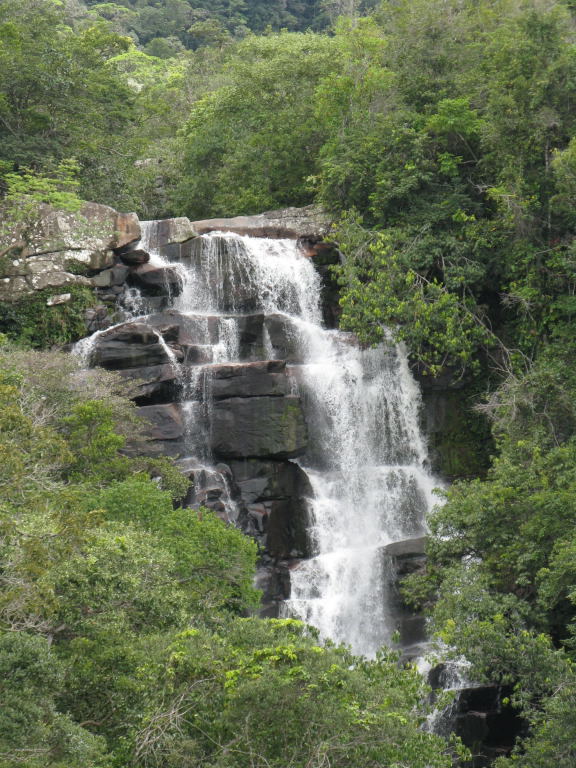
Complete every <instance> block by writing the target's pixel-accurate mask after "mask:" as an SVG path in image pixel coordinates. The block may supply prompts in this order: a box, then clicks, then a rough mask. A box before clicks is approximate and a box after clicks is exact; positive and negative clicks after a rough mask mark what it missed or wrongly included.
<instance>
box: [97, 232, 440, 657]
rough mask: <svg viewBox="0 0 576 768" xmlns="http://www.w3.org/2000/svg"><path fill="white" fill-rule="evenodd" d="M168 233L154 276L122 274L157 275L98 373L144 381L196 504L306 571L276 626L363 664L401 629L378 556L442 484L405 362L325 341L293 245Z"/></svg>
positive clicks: (387, 564)
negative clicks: (325, 642)
mask: <svg viewBox="0 0 576 768" xmlns="http://www.w3.org/2000/svg"><path fill="white" fill-rule="evenodd" d="M163 231H164V232H166V231H169V230H167V229H166V227H164V230H163V229H162V225H161V224H158V223H154V222H147V223H146V222H144V223H143V226H142V232H143V240H142V241H141V242H140V243H139V244H138V245H137V246H136V247H135V248H134V247H133V252H137V258H136V262H138V259H144V258H145V257H144V256H142V253H147V254H149V261H141V262H139V263H140V266H135V267H131V269H133V271H134V272H135V274H136V275H137V274H138V272H137V270H139V269H141V267H142V265H144V266H148V267H149V268H148V270H147V271H146V274H148V275H151V274H152V272H153V271H154V270H156V271H157V274H156V277H155V278H154V280H152V278H147V279H148V283H147V282H146V280H145V279H141V278H139V277H134V278H133V281H132V285H133V288H134V291H135V293H133V294H132V299H133V300H134V299H137V300H135V301H134V303H133V306H135V307H136V310H137V311H136V312H135V313H133V314H132V315H130V312H129V310H128V309H127V308H126V306H125V307H124V310H125V312H126V321H125V322H124V323H121V324H118V325H116V326H114V327H112V328H110V329H108V330H106V331H103V332H99V333H98V334H95V335H94V336H93V337H92V341H91V342H90V343H91V345H92V347H91V352H90V354H91V359H92V362H93V363H97V364H99V365H103V366H104V367H108V368H113V369H115V370H118V371H119V372H120V373H121V374H122V375H124V376H132V378H134V379H136V380H138V386H139V387H140V390H139V393H138V395H137V402H138V403H139V405H140V407H141V409H142V413H143V415H144V416H145V417H146V418H147V420H148V421H149V423H150V424H151V427H150V433H149V436H150V442H149V445H148V448H149V449H150V450H152V451H153V452H157V453H166V454H169V455H172V456H175V457H179V459H180V463H181V466H182V467H183V468H186V471H187V472H190V473H192V474H194V473H196V475H195V476H197V480H198V488H199V489H200V490H199V491H198V494H197V497H196V498H195V500H192V501H191V502H190V503H191V504H192V505H193V504H194V503H203V504H208V505H210V504H211V503H213V508H214V509H216V510H217V511H219V512H222V510H223V509H224V510H225V512H226V516H227V519H232V518H233V517H235V516H236V517H237V518H238V519H239V520H240V521H241V522H242V524H243V525H244V527H245V528H246V529H247V530H250V531H251V532H252V533H253V534H254V535H256V536H259V537H260V538H261V541H262V543H263V545H265V546H266V549H267V552H268V553H269V555H270V557H272V558H274V557H275V558H286V557H289V558H302V557H303V555H308V557H307V558H306V559H301V561H300V562H299V564H298V565H297V566H296V567H294V568H292V570H291V595H290V598H289V599H288V600H286V602H285V604H284V608H283V612H284V613H285V615H290V616H294V617H297V618H301V619H303V620H305V621H307V622H309V623H310V624H313V625H315V626H316V627H317V628H318V629H319V630H320V633H321V635H322V636H324V637H330V638H332V639H333V640H335V641H337V642H344V643H348V644H350V645H351V646H352V648H353V650H355V651H356V652H358V653H364V654H368V655H373V654H374V653H375V652H376V650H377V649H378V648H379V647H380V646H381V645H382V644H384V643H386V642H389V641H390V638H391V635H392V633H393V631H394V628H395V627H394V619H393V617H392V615H391V607H390V606H391V599H390V594H389V593H390V588H391V587H390V583H391V580H392V578H393V577H392V573H391V562H392V561H391V558H390V557H389V556H388V555H387V554H386V546H387V545H389V544H390V542H395V541H399V540H404V539H410V538H416V537H419V536H422V534H423V533H424V532H425V517H426V512H427V510H428V509H429V507H430V505H431V503H432V489H433V486H434V482H433V480H432V478H431V477H430V475H429V474H428V472H427V469H426V466H427V461H426V448H425V444H424V441H423V439H422V436H421V434H420V430H419V425H418V409H419V392H418V388H417V386H416V385H415V383H414V381H413V379H412V377H411V375H410V371H409V368H408V364H407V358H406V354H405V352H404V350H403V349H401V348H396V347H394V346H393V345H388V346H386V345H385V346H382V347H379V348H377V349H369V350H363V349H361V348H360V347H359V345H358V344H357V343H356V342H355V339H354V337H352V336H351V335H350V334H345V333H343V332H340V331H337V330H329V329H326V328H325V327H323V324H322V312H321V307H320V291H321V277H320V275H319V273H318V271H317V270H316V269H315V267H314V264H313V262H312V261H311V259H310V258H308V257H307V256H306V254H305V253H304V252H303V251H302V250H301V249H300V247H299V245H298V242H297V241H296V240H295V239H286V240H281V239H276V240H272V239H267V238H262V237H260V238H252V237H248V236H243V235H238V234H234V233H231V232H225V233H222V232H211V233H210V234H205V235H201V236H196V237H194V236H191V237H187V235H188V234H190V233H188V232H184V231H182V232H180V230H179V228H178V227H175V229H174V231H175V232H178V235H177V236H176V235H174V238H173V240H172V241H171V242H168V243H166V242H165V241H163V240H162V232H163ZM129 258H130V257H128V259H129ZM143 274H144V273H143ZM162 275H163V276H164V277H163V278H162V279H161V276H162ZM162 280H164V283H162ZM158 286H163V287H162V289H161V290H160V289H159V288H158ZM85 346H86V345H85ZM219 462H220V463H219ZM221 462H225V465H224V464H222V463H221ZM218 467H219V469H218ZM200 473H203V474H200ZM217 477H220V480H218V479H215V478H217ZM207 478H208V479H207ZM279 478H282V480H281V482H280V480H279ZM303 478H305V481H304V480H303ZM202 488H204V491H202V490H201V489H202ZM226 495H228V501H226V498H225V497H226ZM232 497H234V499H235V501H234V504H235V507H234V510H232V507H233V506H234V505H233V504H231V502H230V499H232ZM198 499H200V500H201V501H198ZM229 502H230V503H229ZM231 510H232V511H231ZM304 527H306V528H307V535H304V534H303V530H304ZM304 539H307V541H304ZM286 594H287V593H286ZM285 596H286V595H285Z"/></svg>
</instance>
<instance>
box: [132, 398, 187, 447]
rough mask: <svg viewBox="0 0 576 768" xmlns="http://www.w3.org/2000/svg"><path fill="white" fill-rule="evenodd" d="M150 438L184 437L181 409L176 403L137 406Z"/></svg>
mask: <svg viewBox="0 0 576 768" xmlns="http://www.w3.org/2000/svg"><path fill="white" fill-rule="evenodd" d="M138 415H139V416H140V417H141V418H142V419H143V420H144V422H145V424H146V425H147V426H146V435H147V437H149V438H150V439H151V440H180V439H182V438H183V437H184V423H183V420H182V411H181V409H180V407H179V405H178V404H177V403H166V404H164V405H146V406H142V407H140V408H138Z"/></svg>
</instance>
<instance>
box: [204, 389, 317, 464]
mask: <svg viewBox="0 0 576 768" xmlns="http://www.w3.org/2000/svg"><path fill="white" fill-rule="evenodd" d="M306 441H307V432H306V424H305V422H304V415H303V412H302V406H301V404H300V400H299V398H297V397H294V396H289V397H248V398H239V397H235V398H230V399H228V400H220V401H218V402H216V403H214V408H213V413H212V421H211V442H212V449H213V450H214V453H215V454H216V455H217V456H221V457H226V458H241V457H252V456H253V457H267V458H277V459H285V458H292V457H294V456H299V455H301V454H302V453H303V452H304V451H305V449H306Z"/></svg>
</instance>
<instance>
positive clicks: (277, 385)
mask: <svg viewBox="0 0 576 768" xmlns="http://www.w3.org/2000/svg"><path fill="white" fill-rule="evenodd" d="M203 373H204V375H205V376H206V378H207V381H208V384H207V388H208V391H209V393H210V395H211V396H212V397H213V398H214V399H215V400H222V399H226V398H231V397H262V396H268V397H275V396H276V397H280V396H284V395H288V394H290V381H289V379H288V376H287V375H286V363H285V362H284V361H283V360H268V361H263V362H262V361H260V362H256V363H227V364H219V365H211V366H206V367H205V368H204V371H203Z"/></svg>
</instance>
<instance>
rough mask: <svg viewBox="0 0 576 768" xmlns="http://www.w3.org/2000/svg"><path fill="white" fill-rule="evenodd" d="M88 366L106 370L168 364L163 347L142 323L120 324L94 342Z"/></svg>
mask: <svg viewBox="0 0 576 768" xmlns="http://www.w3.org/2000/svg"><path fill="white" fill-rule="evenodd" d="M91 363H92V365H100V366H101V367H102V368H108V369H110V370H122V369H125V368H142V367H149V366H157V365H164V364H166V363H170V356H169V353H168V351H167V350H166V347H165V345H164V344H163V343H162V341H161V339H160V338H159V334H158V332H157V331H155V330H154V328H151V327H150V326H149V325H146V324H145V323H123V324H122V325H117V326H114V327H113V328H110V330H108V331H104V333H102V334H100V336H98V338H97V339H95V343H94V349H93V352H92V355H91Z"/></svg>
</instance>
